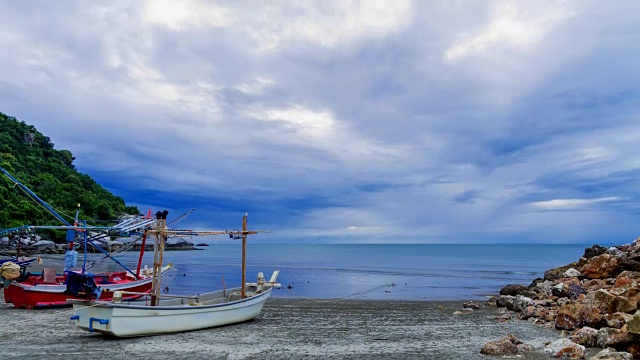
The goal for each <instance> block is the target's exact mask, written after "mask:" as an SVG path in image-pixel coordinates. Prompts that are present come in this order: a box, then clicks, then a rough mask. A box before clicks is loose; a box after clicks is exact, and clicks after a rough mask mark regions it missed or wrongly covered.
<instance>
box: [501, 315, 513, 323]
mask: <svg viewBox="0 0 640 360" xmlns="http://www.w3.org/2000/svg"><path fill="white" fill-rule="evenodd" d="M509 320H511V315H509V314H504V315H501V316H499V317H498V322H508V321H509Z"/></svg>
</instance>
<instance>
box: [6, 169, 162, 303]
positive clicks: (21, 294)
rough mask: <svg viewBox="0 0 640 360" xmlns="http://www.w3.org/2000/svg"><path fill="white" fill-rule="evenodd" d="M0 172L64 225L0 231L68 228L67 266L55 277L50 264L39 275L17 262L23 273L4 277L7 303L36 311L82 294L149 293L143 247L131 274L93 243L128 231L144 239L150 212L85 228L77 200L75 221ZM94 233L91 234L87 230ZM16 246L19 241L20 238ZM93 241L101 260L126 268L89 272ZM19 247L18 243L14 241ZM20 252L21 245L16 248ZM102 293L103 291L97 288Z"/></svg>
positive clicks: (131, 296)
mask: <svg viewBox="0 0 640 360" xmlns="http://www.w3.org/2000/svg"><path fill="white" fill-rule="evenodd" d="M0 172H1V173H3V174H4V175H6V176H7V177H8V178H9V179H10V180H11V181H12V182H14V183H15V185H16V186H18V187H19V188H21V189H22V190H23V191H24V192H25V193H26V194H27V195H29V197H30V198H31V199H33V200H34V201H36V202H37V203H38V204H40V205H41V206H42V207H44V208H45V209H46V210H47V211H48V212H49V213H50V214H51V215H53V216H54V217H55V218H56V219H58V220H59V221H60V222H62V223H63V224H64V225H62V226H31V225H25V226H20V227H17V228H11V229H2V230H0V234H1V235H5V234H9V235H10V234H21V233H23V232H28V231H34V230H37V229H57V230H66V232H67V242H68V245H67V251H66V253H65V259H64V262H65V265H64V270H63V272H64V273H63V274H61V275H57V274H56V270H55V269H52V268H45V269H43V271H42V273H41V274H31V273H28V272H26V266H27V265H28V263H25V262H22V263H18V265H19V266H20V267H21V270H22V271H21V275H20V276H19V277H18V278H17V279H15V280H14V281H11V282H9V281H4V282H3V286H4V287H5V290H4V299H5V302H6V303H12V304H13V305H14V307H17V308H25V309H34V308H40V307H51V306H70V304H69V303H68V302H67V300H70V299H82V298H99V297H100V296H102V298H103V299H110V298H111V294H112V293H113V292H114V291H129V292H133V293H137V294H138V295H134V294H131V295H127V296H124V297H123V299H124V300H131V299H137V298H140V297H141V296H142V295H140V294H144V293H148V292H150V291H151V282H152V275H151V274H149V273H144V272H142V273H141V269H140V266H141V263H142V256H143V254H144V247H143V248H142V249H141V250H140V258H139V261H138V268H137V270H136V271H135V272H134V271H132V270H130V269H129V268H127V267H126V266H125V265H124V264H122V263H121V262H120V261H118V260H117V259H116V258H114V257H113V255H112V253H109V252H107V251H105V250H104V249H102V248H101V247H100V246H99V245H97V244H96V243H95V242H94V241H95V240H98V239H102V238H103V237H105V236H108V235H109V234H121V235H122V234H131V233H141V232H142V233H143V236H142V241H143V244H144V241H145V240H146V233H144V231H145V230H147V229H149V228H150V226H152V225H154V224H155V220H154V219H153V218H152V217H151V214H150V213H149V214H148V216H142V215H140V216H138V215H131V216H126V217H124V218H122V219H121V220H120V221H119V222H118V223H117V224H116V225H113V226H87V222H86V221H84V224H81V222H80V221H79V220H78V215H79V212H80V204H78V209H77V210H76V215H75V220H74V222H73V225H72V224H71V223H70V222H69V221H67V220H66V219H65V218H64V217H62V216H61V215H60V214H58V213H57V212H56V211H55V210H54V209H53V208H52V207H51V205H49V204H47V203H46V202H45V201H44V200H42V199H40V198H39V197H38V196H37V195H36V194H35V193H34V192H33V191H31V190H30V189H29V188H28V187H26V186H25V185H24V184H22V183H21V182H20V181H18V180H17V179H16V178H14V177H13V176H12V175H11V174H9V172H7V171H6V170H5V169H3V168H2V167H0ZM92 231H93V234H94V235H92V236H91V237H89V233H90V232H92ZM79 237H80V238H83V248H84V249H85V254H84V255H85V257H84V262H83V264H82V270H81V271H73V268H74V267H75V266H76V261H77V258H78V253H77V252H76V251H75V242H76V239H77V238H79ZM18 244H20V242H18ZM88 245H91V246H92V247H93V248H94V249H96V250H98V251H100V252H102V253H103V254H104V255H105V259H106V258H109V259H111V260H113V261H114V262H115V263H117V264H118V265H120V266H121V267H122V268H123V269H125V271H117V272H107V273H99V274H90V273H88V272H87V270H88V267H87V258H86V249H87V246H88ZM18 246H19V245H18ZM17 250H18V253H19V252H20V248H19V247H18V249H17ZM169 267H170V266H168V267H166V268H163V269H158V274H159V275H158V276H162V274H163V273H164V272H165V271H166V270H167V269H168V268H169ZM86 281H89V282H90V283H91V287H89V288H87V286H85V285H86V284H84V283H83V282H86ZM102 291H104V294H102V293H101V292H102Z"/></svg>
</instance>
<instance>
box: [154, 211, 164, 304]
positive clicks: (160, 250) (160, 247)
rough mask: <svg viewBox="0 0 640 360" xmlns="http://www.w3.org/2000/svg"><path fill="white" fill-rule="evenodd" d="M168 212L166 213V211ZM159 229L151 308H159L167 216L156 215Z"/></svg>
mask: <svg viewBox="0 0 640 360" xmlns="http://www.w3.org/2000/svg"><path fill="white" fill-rule="evenodd" d="M165 212H166V211H165ZM156 218H157V222H156V223H157V229H156V231H155V232H154V234H155V237H156V242H155V246H154V249H153V250H154V251H153V278H152V281H151V306H157V305H158V300H159V294H160V277H161V276H162V256H163V254H164V242H165V237H166V234H165V225H166V222H167V220H166V214H164V216H161V215H160V214H156Z"/></svg>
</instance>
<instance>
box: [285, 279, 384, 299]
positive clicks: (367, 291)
mask: <svg viewBox="0 0 640 360" xmlns="http://www.w3.org/2000/svg"><path fill="white" fill-rule="evenodd" d="M393 286H395V284H394V283H390V284H384V285H380V286H376V287H372V288H370V289H366V290H362V291H358V292H356V293H353V294H351V295H347V296H344V297H341V298H335V299H314V298H310V297H306V296H303V295H302V294H300V293H298V292H296V291H293V290H292V289H289V291H291V292H292V293H294V294H296V295H299V296H300V297H301V298H302V299H305V300H309V301H314V302H319V303H330V302H337V301H343V300H346V299H349V298H352V297H354V296H358V295H364V294H367V293H370V292H373V291H375V290H378V289H383V288H386V287H393Z"/></svg>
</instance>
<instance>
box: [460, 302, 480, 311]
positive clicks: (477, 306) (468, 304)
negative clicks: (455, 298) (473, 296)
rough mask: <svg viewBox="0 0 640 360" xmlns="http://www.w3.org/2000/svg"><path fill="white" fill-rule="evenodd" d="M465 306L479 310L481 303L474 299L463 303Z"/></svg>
mask: <svg viewBox="0 0 640 360" xmlns="http://www.w3.org/2000/svg"><path fill="white" fill-rule="evenodd" d="M462 307H463V308H469V309H473V310H478V309H480V305H478V304H477V303H475V302H473V301H467V302H465V303H464V304H462Z"/></svg>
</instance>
